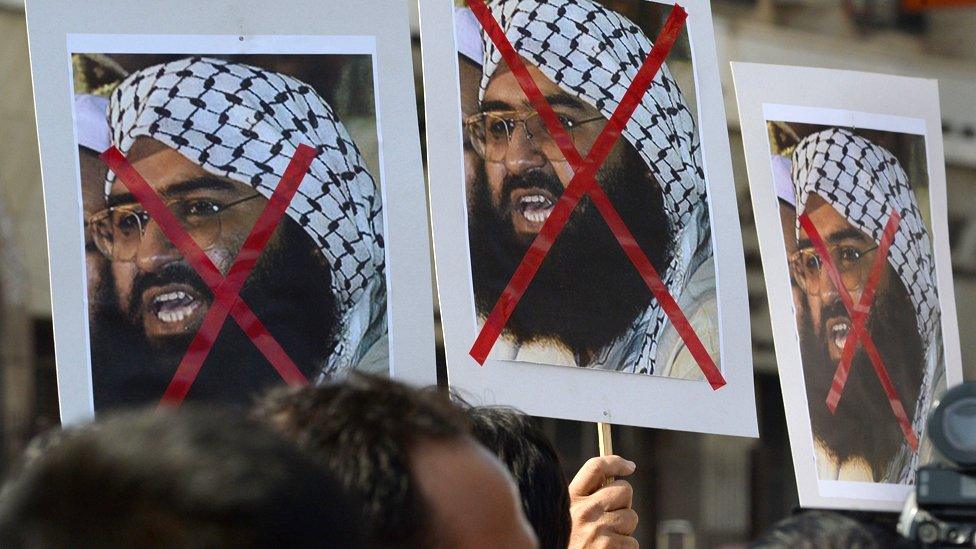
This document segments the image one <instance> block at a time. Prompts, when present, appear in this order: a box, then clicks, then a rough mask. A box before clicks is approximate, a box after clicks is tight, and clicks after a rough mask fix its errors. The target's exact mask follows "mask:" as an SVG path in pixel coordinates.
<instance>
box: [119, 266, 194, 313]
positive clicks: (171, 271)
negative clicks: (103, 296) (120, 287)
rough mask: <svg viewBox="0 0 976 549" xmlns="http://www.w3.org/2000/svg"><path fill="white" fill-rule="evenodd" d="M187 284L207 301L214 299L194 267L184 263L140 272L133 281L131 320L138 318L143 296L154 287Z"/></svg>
mask: <svg viewBox="0 0 976 549" xmlns="http://www.w3.org/2000/svg"><path fill="white" fill-rule="evenodd" d="M167 284H185V285H187V286H190V287H191V288H193V289H194V290H196V291H197V292H198V293H199V294H200V295H202V296H204V298H205V299H207V300H210V299H212V296H211V293H210V288H209V287H208V286H207V285H206V284H205V283H204V282H203V279H202V278H200V275H198V274H197V272H196V271H194V270H193V268H192V267H190V266H189V265H187V264H186V263H183V262H173V263H169V264H167V265H165V266H163V267H162V268H161V269H158V270H156V271H153V272H140V273H139V274H137V275H136V277H135V279H133V281H132V292H131V294H130V297H129V306H128V312H129V317H130V318H138V316H139V309H140V308H141V307H142V294H144V293H145V292H146V290H148V289H150V288H152V287H154V286H165V285H167Z"/></svg>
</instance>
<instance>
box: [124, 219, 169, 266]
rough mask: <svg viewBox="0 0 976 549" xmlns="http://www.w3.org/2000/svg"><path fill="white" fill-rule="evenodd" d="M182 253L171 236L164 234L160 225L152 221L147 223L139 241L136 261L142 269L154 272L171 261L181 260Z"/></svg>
mask: <svg viewBox="0 0 976 549" xmlns="http://www.w3.org/2000/svg"><path fill="white" fill-rule="evenodd" d="M179 260H180V253H179V250H177V249H176V247H174V246H173V243H172V242H170V241H169V238H167V237H166V235H165V234H163V231H162V230H160V228H159V225H157V224H156V223H155V222H153V221H150V222H149V223H148V224H147V225H146V232H145V233H144V234H143V235H142V240H140V241H139V248H138V250H137V251H136V257H135V263H136V267H138V268H139V270H140V271H145V272H152V271H155V270H157V269H159V268H161V267H163V266H165V265H167V264H169V263H171V262H174V261H179Z"/></svg>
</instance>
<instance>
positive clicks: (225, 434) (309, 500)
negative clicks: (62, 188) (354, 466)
mask: <svg viewBox="0 0 976 549" xmlns="http://www.w3.org/2000/svg"><path fill="white" fill-rule="evenodd" d="M360 532H361V529H360V522H359V520H358V514H357V512H356V510H355V506H354V505H352V504H350V502H349V499H348V497H347V496H346V495H345V494H344V493H343V492H342V491H341V489H340V487H339V486H338V484H337V483H336V482H335V481H334V480H332V479H331V478H329V477H328V476H327V474H326V473H325V471H323V470H322V469H321V468H319V467H318V466H316V465H315V464H314V463H313V462H312V461H311V460H309V459H308V458H306V457H304V456H302V455H300V454H299V453H298V451H297V450H296V449H295V448H294V447H293V446H292V445H291V444H288V443H287V442H285V441H283V440H281V439H280V438H279V437H277V436H276V435H275V434H274V433H272V432H271V431H270V430H268V429H267V428H266V427H264V426H262V425H260V424H257V423H255V422H252V421H246V420H244V419H242V418H241V416H240V415H239V414H235V413H232V412H230V411H223V410H219V409H183V410H180V411H179V412H165V413H160V412H153V411H147V412H138V413H132V414H126V415H119V416H113V417H110V418H108V419H104V420H101V421H99V422H97V423H95V424H92V425H89V426H86V427H83V428H79V429H75V430H73V431H72V432H71V433H70V435H68V436H65V437H62V438H60V439H59V440H58V441H57V442H56V443H55V444H54V445H53V446H52V447H49V448H47V449H46V450H45V452H44V454H43V455H41V456H40V457H38V458H36V459H35V460H34V461H33V462H31V463H30V464H28V465H27V467H26V469H25V470H24V471H23V472H22V473H21V474H20V476H19V477H18V478H16V479H15V480H14V481H13V482H12V483H11V484H10V485H9V486H8V487H7V488H6V490H5V492H4V495H3V498H2V500H0V544H2V545H3V546H5V547H23V546H29V547H52V548H53V547H70V546H73V545H77V544H78V543H82V544H84V545H88V546H102V547H136V546H140V547H147V546H148V547H188V546H208V547H232V546H233V547H269V546H275V545H277V546H289V547H291V546H313V545H314V546H323V545H324V546H329V547H361V546H362V544H361V533H360Z"/></svg>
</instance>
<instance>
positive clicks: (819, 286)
mask: <svg viewBox="0 0 976 549" xmlns="http://www.w3.org/2000/svg"><path fill="white" fill-rule="evenodd" d="M810 121H811V120H810V118H806V119H805V121H804V122H790V121H784V120H771V119H767V121H766V129H767V132H768V136H769V153H770V162H771V170H772V176H773V177H772V181H773V184H774V186H775V192H776V197H777V203H778V208H779V216H780V223H781V225H782V234H783V241H784V243H785V246H786V257H787V261H788V271H789V275H790V281H789V282H790V289H791V291H792V296H793V303H792V308H793V312H794V316H795V319H796V331H797V336H798V341H799V346H800V357H801V361H802V377H803V384H804V389H805V391H806V397H807V405H808V409H809V410H808V411H809V418H810V428H811V432H812V437H813V450H814V454H815V455H814V460H815V463H816V472H817V478H818V479H819V480H821V481H848V482H861V483H886V484H913V483H914V476H915V471H916V469H917V468H918V466H919V465H920V464H925V463H927V462H928V461H929V460H931V458H932V447H931V444H930V442H929V441H928V439H927V438H926V437H925V422H926V419H927V417H928V413H929V411H930V410H931V409H932V407H933V402H934V400H936V398H937V396H938V395H939V394H941V392H942V391H944V390H945V386H946V365H945V352H944V343H943V337H942V322H941V307H940V303H939V295H940V292H939V288H938V283H937V280H936V262H935V255H934V250H933V246H932V236H931V235H932V214H931V208H930V206H929V170H928V165H927V163H928V161H929V160H928V158H927V156H926V143H925V136H924V135H921V134H915V133H904V132H900V131H887V130H875V129H868V128H864V127H856V128H855V127H846V126H842V125H824V124H815V123H810ZM859 317H860V318H859ZM859 325H860V326H862V328H859Z"/></svg>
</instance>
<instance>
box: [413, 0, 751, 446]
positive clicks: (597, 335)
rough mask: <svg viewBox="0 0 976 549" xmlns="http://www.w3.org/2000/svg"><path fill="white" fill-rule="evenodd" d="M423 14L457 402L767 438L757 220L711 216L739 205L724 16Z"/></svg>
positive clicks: (691, 10) (484, 4)
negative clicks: (760, 366) (754, 279)
mask: <svg viewBox="0 0 976 549" xmlns="http://www.w3.org/2000/svg"><path fill="white" fill-rule="evenodd" d="M455 4H457V5H455ZM420 7H421V37H422V40H423V43H424V50H423V55H424V58H423V59H424V78H425V82H428V83H430V82H438V85H437V86H428V87H427V90H426V91H425V98H426V105H427V109H426V111H427V124H428V127H431V128H434V127H436V128H438V131H437V132H429V133H428V151H429V157H428V162H429V167H430V174H431V179H430V195H431V211H432V222H433V228H434V230H433V234H434V243H435V246H434V251H435V265H436V269H437V280H438V288H439V299H440V305H441V317H442V319H443V326H444V339H445V349H446V356H447V365H448V377H449V381H450V384H451V386H452V387H454V388H457V389H459V390H461V391H463V392H466V393H469V396H470V398H473V399H474V400H476V401H478V402H483V403H485V404H505V405H512V406H516V407H518V408H520V409H522V410H524V411H526V412H528V413H531V414H535V415H542V416H550V417H558V418H568V419H576V420H586V421H600V422H609V423H619V424H629V425H638V426H647V427H661V428H670V429H679V430H689V431H699V432H709V433H725V434H737V435H746V436H748V435H752V436H755V435H756V416H755V408H754V397H753V385H752V357H751V349H750V333H749V311H748V304H747V300H746V282H745V270H744V265H743V259H742V243H741V238H740V231H739V222H738V217H737V213H736V209H735V208H716V207H714V205H716V204H730V205H732V204H735V191H734V187H733V183H732V173H731V163H730V157H729V149H728V134H727V130H726V123H725V112H724V106H723V101H722V94H721V86H720V83H719V76H718V67H717V62H716V57H715V49H714V48H715V46H714V36H713V31H712V20H711V12H710V7H709V5H708V2H707V1H704V0H702V1H691V2H687V3H682V5H681V6H680V7H679V6H675V5H674V4H673V3H660V2H652V1H647V0H556V1H541V0H468V1H467V2H462V3H460V4H458V3H452V2H449V1H441V0H421V3H420ZM685 15H687V20H685V19H684V16H685ZM652 51H653V52H654V54H653V55H651V54H652ZM649 56H650V57H649ZM658 56H660V58H659V59H658V61H655V60H654V59H655V58H656V57H658ZM661 59H663V62H661V63H660V67H659V68H657V67H656V65H655V63H657V62H660V60H661ZM645 61H646V63H645ZM642 67H643V69H642ZM642 81H643V82H642ZM447 82H449V83H451V84H450V85H445V84H444V83H447ZM632 87H633V90H631V91H630V92H629V93H628V90H630V89H631V88H632ZM645 90H646V91H645ZM625 111H626V112H625ZM615 126H616V127H619V130H618V131H619V134H618V135H617V136H616V137H611V138H610V139H609V140H608V139H607V136H608V135H609V136H613V135H614V134H613V130H612V128H613V127H615ZM607 129H610V130H609V132H608V133H606V134H604V131H605V130H607ZM588 155H593V156H592V158H586V157H587V156H588ZM584 158H586V160H584ZM594 158H595V160H594ZM587 164H592V166H591V167H589V168H588V167H586V166H587ZM589 181H592V182H593V183H595V184H596V187H595V189H594V190H592V191H587V192H582V193H578V192H577V190H578V189H581V188H582V185H586V184H588V182H589ZM580 194H582V196H581V197H580ZM575 197H580V198H579V200H578V203H576V202H575V200H576V198H575ZM539 387H546V391H545V394H539V391H538V388H539Z"/></svg>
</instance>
